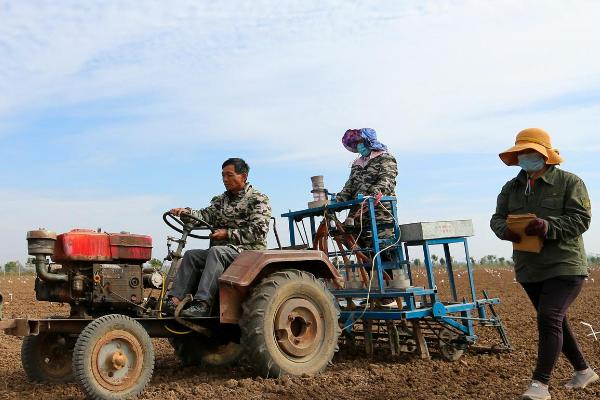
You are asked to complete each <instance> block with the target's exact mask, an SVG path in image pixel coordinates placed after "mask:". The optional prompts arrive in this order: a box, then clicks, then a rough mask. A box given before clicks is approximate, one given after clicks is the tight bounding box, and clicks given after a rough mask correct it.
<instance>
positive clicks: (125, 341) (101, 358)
mask: <svg viewBox="0 0 600 400" xmlns="http://www.w3.org/2000/svg"><path fill="white" fill-rule="evenodd" d="M153 370H154V349H153V347H152V342H151V340H150V336H149V335H148V332H146V330H145V329H144V327H143V326H142V325H141V324H140V323H139V322H137V321H135V320H134V319H131V318H129V317H127V316H125V315H120V314H110V315H105V316H103V317H100V318H97V319H95V320H94V321H92V322H90V323H89V324H88V325H87V326H86V327H85V328H84V329H83V331H82V332H81V334H80V335H79V338H78V339H77V342H76V343H75V349H74V350H73V373H74V375H75V381H76V382H77V383H78V384H79V386H80V388H81V390H82V391H83V392H84V393H85V395H86V396H87V398H89V399H94V400H117V399H124V398H132V397H135V396H137V395H138V394H140V393H141V392H142V391H143V390H144V388H145V387H146V385H147V384H148V382H149V381H150V378H151V377H152V372H153Z"/></svg>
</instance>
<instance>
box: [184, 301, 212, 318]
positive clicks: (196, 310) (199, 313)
mask: <svg viewBox="0 0 600 400" xmlns="http://www.w3.org/2000/svg"><path fill="white" fill-rule="evenodd" d="M179 315H180V316H182V317H186V318H200V317H208V316H209V315H210V306H209V305H208V303H207V302H205V301H202V300H195V301H193V302H192V304H191V305H190V306H189V307H188V308H186V309H185V310H183V311H182V312H181V314H179Z"/></svg>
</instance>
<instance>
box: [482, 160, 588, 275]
mask: <svg viewBox="0 0 600 400" xmlns="http://www.w3.org/2000/svg"><path fill="white" fill-rule="evenodd" d="M526 186H527V174H526V173H525V171H523V170H521V172H520V173H519V174H518V175H517V176H516V177H515V178H513V179H511V180H510V181H508V182H507V183H506V184H505V185H504V187H503V188H502V191H501V192H500V194H499V195H498V203H497V206H496V213H495V214H494V215H493V216H492V219H491V221H490V226H491V228H492V230H493V231H494V233H495V234H496V236H498V237H499V238H500V239H503V236H504V230H505V229H506V217H507V216H508V215H509V214H526V213H532V214H535V215H536V216H537V217H538V218H543V219H545V220H546V221H547V222H548V234H547V235H546V238H545V239H544V246H543V247H542V251H541V252H540V253H539V254H538V253H528V252H524V251H517V250H515V251H513V260H514V262H515V274H516V279H517V281H519V282H541V281H544V280H546V279H550V278H553V277H556V276H561V275H587V274H588V268H587V256H586V253H585V248H584V246H583V238H582V237H581V235H582V234H583V232H585V231H586V230H587V229H588V228H589V226H590V221H591V219H592V208H591V204H590V198H589V196H588V192H587V189H586V187H585V184H584V183H583V181H582V180H581V179H580V178H579V177H578V176H576V175H574V174H572V173H570V172H566V171H563V170H561V169H558V168H556V167H555V166H551V167H550V168H549V169H548V170H547V171H546V172H545V173H544V175H542V176H541V177H540V178H538V179H536V181H535V183H534V184H533V186H532V188H531V189H532V190H531V193H530V194H529V195H525V188H526Z"/></svg>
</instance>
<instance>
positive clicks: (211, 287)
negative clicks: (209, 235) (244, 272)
mask: <svg viewBox="0 0 600 400" xmlns="http://www.w3.org/2000/svg"><path fill="white" fill-rule="evenodd" d="M238 254H240V253H239V252H238V251H237V250H235V249H234V248H232V247H229V246H214V247H211V248H210V249H207V250H188V251H186V252H185V254H184V255H183V260H181V265H180V266H179V269H178V270H177V275H175V281H174V282H173V287H172V288H171V290H170V291H169V293H168V294H169V296H174V297H177V298H178V299H183V298H184V297H185V295H186V294H188V293H191V294H193V295H194V300H203V301H206V302H207V303H208V304H209V305H211V306H212V304H213V302H214V300H215V296H216V294H217V290H218V288H219V277H220V276H221V275H222V274H223V271H225V269H226V268H227V267H228V266H229V264H231V263H232V262H233V260H235V258H236V257H237V256H238Z"/></svg>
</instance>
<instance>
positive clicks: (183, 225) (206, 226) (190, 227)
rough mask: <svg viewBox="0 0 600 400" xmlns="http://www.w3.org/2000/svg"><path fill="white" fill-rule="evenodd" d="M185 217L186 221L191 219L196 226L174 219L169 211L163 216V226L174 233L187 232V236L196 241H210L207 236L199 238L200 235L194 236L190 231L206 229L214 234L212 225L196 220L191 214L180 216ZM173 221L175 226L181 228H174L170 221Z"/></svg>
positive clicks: (199, 219)
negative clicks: (165, 225)
mask: <svg viewBox="0 0 600 400" xmlns="http://www.w3.org/2000/svg"><path fill="white" fill-rule="evenodd" d="M182 215H185V218H186V219H192V220H194V221H195V222H197V224H190V223H186V222H183V220H182V219H181V217H179V218H178V217H176V216H175V215H173V214H171V212H170V211H167V212H166V213H164V214H163V217H162V218H163V221H165V224H167V226H169V228H171V229H173V230H174V231H177V232H179V233H183V230H184V229H185V230H187V231H189V232H188V236H189V237H193V238H196V239H210V237H209V236H201V235H194V234H193V233H191V232H192V231H195V230H197V229H208V230H209V231H211V233H212V232H214V231H215V228H213V227H212V225H210V224H209V223H208V222H206V221H204V220H202V219H201V218H198V217H196V216H194V215H192V214H182ZM170 220H172V221H174V222H176V223H177V225H179V226H181V228H180V227H178V226H175V225H173V224H172V223H171V221H170Z"/></svg>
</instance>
